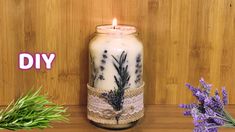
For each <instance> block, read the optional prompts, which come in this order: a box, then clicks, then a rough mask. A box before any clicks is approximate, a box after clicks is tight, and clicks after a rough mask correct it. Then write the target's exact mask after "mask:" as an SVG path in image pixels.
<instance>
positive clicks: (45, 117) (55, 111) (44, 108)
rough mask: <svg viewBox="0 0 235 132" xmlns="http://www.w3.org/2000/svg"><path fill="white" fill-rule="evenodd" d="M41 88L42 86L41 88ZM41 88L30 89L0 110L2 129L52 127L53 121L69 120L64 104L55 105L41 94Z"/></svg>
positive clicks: (0, 127)
mask: <svg viewBox="0 0 235 132" xmlns="http://www.w3.org/2000/svg"><path fill="white" fill-rule="evenodd" d="M40 89H41V88H40ZM40 89H39V90H37V91H32V90H31V91H29V92H28V93H27V94H26V95H25V96H23V97H21V98H19V99H18V100H17V101H16V102H12V103H10V104H9V105H8V107H7V108H6V109H4V110H1V111H0V129H8V130H20V129H34V128H38V129H44V128H48V127H51V125H50V122H52V121H67V120H68V119H67V118H66V115H65V112H66V109H64V108H63V107H62V106H59V105H55V104H54V103H52V102H50V101H48V100H47V97H46V96H43V95H40Z"/></svg>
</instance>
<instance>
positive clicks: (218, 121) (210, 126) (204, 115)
mask: <svg viewBox="0 0 235 132" xmlns="http://www.w3.org/2000/svg"><path fill="white" fill-rule="evenodd" d="M199 82H200V84H201V86H200V87H199V88H197V87H193V86H191V85H190V84H186V86H187V87H188V89H189V90H191V91H192V93H193V95H194V96H195V97H196V98H197V100H198V103H197V104H196V103H192V104H181V105H180V107H181V108H184V109H185V112H184V115H185V116H192V117H193V122H194V126H195V128H194V132H217V131H218V128H219V127H235V120H234V119H233V118H232V117H231V116H230V114H229V113H228V112H227V111H226V110H225V108H224V106H225V105H227V104H228V96H227V92H226V90H225V88H222V99H221V98H220V96H219V92H218V90H216V91H215V94H214V95H213V96H211V95H210V91H211V84H207V83H206V82H205V81H204V79H203V78H202V79H200V81H199Z"/></svg>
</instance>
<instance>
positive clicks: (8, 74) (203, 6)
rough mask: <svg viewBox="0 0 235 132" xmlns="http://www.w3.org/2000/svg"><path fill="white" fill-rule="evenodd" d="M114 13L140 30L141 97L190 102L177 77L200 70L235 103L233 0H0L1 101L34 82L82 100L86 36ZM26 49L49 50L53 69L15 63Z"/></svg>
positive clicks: (60, 99) (187, 78)
mask: <svg viewBox="0 0 235 132" xmlns="http://www.w3.org/2000/svg"><path fill="white" fill-rule="evenodd" d="M114 17H116V18H117V19H118V22H119V23H123V24H129V25H135V26H137V28H138V29H139V33H140V35H139V37H140V38H141V40H142V41H143V43H144V51H145V60H144V64H145V65H144V72H145V73H144V74H145V75H144V76H145V77H144V79H145V81H146V88H145V95H146V96H145V102H146V104H178V103H187V102H190V101H192V100H194V98H193V97H192V96H191V93H190V92H189V91H188V90H187V89H186V88H185V87H184V84H185V83H186V82H190V83H192V84H194V85H196V86H197V85H198V79H199V78H200V77H204V78H205V79H206V80H208V81H209V82H210V83H213V84H214V87H215V88H219V89H220V87H221V86H226V87H227V89H228V92H229V95H230V96H229V99H230V103H231V104H235V96H233V95H234V94H235V89H234V86H235V81H234V80H235V60H234V57H235V0H118V1H117V0H0V29H1V31H0V105H6V104H7V103H9V102H10V101H11V100H12V99H14V98H16V97H18V96H19V95H21V94H22V93H24V92H26V91H27V90H28V89H30V88H31V87H33V86H34V87H39V86H44V88H43V92H48V94H49V97H50V98H51V99H52V100H53V101H55V102H56V103H60V104H67V105H79V104H85V103H86V93H87V90H86V83H87V81H88V42H89V39H90V38H91V36H92V34H93V33H94V31H95V27H96V25H100V24H107V23H111V20H112V19H113V18H114ZM26 51H27V52H30V53H36V52H54V53H56V60H55V61H54V62H53V68H52V70H50V71H47V70H45V69H42V70H39V71H35V70H28V71H21V70H19V69H18V68H17V63H18V54H19V52H26ZM213 90H214V89H213Z"/></svg>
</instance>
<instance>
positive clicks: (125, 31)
mask: <svg viewBox="0 0 235 132" xmlns="http://www.w3.org/2000/svg"><path fill="white" fill-rule="evenodd" d="M96 33H97V34H109V35H132V34H136V33H137V28H136V27H135V26H132V25H124V24H120V25H117V26H112V25H110V24H103V25H98V26H96Z"/></svg>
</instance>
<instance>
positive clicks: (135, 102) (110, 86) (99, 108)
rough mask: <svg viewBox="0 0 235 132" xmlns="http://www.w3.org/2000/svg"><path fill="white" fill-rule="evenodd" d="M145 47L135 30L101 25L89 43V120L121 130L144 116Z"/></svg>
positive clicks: (125, 26)
mask: <svg viewBox="0 0 235 132" xmlns="http://www.w3.org/2000/svg"><path fill="white" fill-rule="evenodd" d="M143 85H144V83H143V45H142V43H141V41H140V40H139V39H138V34H137V32H136V28H135V27H133V26H127V25H116V21H115V20H114V21H113V25H101V26H97V27H96V35H95V36H94V37H93V38H92V39H91V41H90V43H89V83H88V85H87V86H88V106H87V107H88V112H87V114H88V119H89V120H91V121H92V122H94V123H95V124H96V125H98V126H101V127H105V128H112V129H119V128H127V127H130V126H132V125H133V124H134V123H135V122H136V121H138V120H139V119H140V118H141V117H142V116H143V115H144V114H143V111H144V109H143V108H144V105H143Z"/></svg>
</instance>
